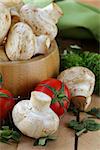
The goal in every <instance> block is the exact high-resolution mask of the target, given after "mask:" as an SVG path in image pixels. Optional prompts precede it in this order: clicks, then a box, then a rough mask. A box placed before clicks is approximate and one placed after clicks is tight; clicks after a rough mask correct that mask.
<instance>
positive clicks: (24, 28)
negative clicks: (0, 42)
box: [6, 22, 35, 60]
mask: <svg viewBox="0 0 100 150" xmlns="http://www.w3.org/2000/svg"><path fill="white" fill-rule="evenodd" d="M34 51H35V35H34V34H33V32H32V29H31V27H30V26H29V25H27V24H26V23H23V22H18V23H16V24H15V25H14V26H12V28H11V30H10V32H9V34H8V39H7V43H6V53H7V56H8V58H9V59H10V60H28V59H30V58H31V57H32V56H33V54H34Z"/></svg>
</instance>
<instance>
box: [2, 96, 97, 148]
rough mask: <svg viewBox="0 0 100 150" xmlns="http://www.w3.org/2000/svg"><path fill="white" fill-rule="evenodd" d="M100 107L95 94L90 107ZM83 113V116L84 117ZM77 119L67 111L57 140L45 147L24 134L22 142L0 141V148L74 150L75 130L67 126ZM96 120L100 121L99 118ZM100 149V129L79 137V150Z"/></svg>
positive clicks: (61, 122)
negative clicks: (36, 143) (34, 143)
mask: <svg viewBox="0 0 100 150" xmlns="http://www.w3.org/2000/svg"><path fill="white" fill-rule="evenodd" d="M94 106H95V107H100V97H98V96H95V95H93V97H92V103H91V105H90V107H89V109H91V108H92V107H94ZM83 116H84V115H83V114H82V113H81V118H83ZM72 119H75V116H73V114H71V113H66V114H65V115H64V116H63V117H62V118H61V120H60V126H59V129H58V131H57V133H56V135H57V140H55V141H50V142H48V143H47V145H46V146H45V147H42V146H41V147H40V146H36V147H34V146H33V142H34V140H33V139H32V138H28V137H25V136H23V137H22V138H21V141H20V143H19V144H18V145H17V144H15V143H13V144H11V145H8V144H4V143H0V150H74V139H75V137H74V132H73V130H71V129H69V128H67V125H66V124H67V123H68V122H69V121H70V120H72ZM96 121H98V122H100V121H99V120H98V119H96ZM86 149H87V150H100V131H96V132H88V133H86V134H83V135H82V136H81V137H80V138H79V144H78V150H86Z"/></svg>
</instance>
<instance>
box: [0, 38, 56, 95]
mask: <svg viewBox="0 0 100 150" xmlns="http://www.w3.org/2000/svg"><path fill="white" fill-rule="evenodd" d="M0 73H1V74H2V76H3V80H4V83H3V88H6V89H8V90H9V91H10V92H12V93H13V94H14V96H15V97H17V96H19V95H20V96H28V95H29V94H30V92H31V91H32V90H33V89H34V86H35V85H36V84H37V83H38V82H40V81H42V80H45V79H48V78H50V77H56V76H57V75H58V73H59V51H58V47H57V44H56V42H55V41H53V42H52V44H51V47H50V50H49V53H48V54H46V55H41V56H36V57H34V58H32V59H30V60H28V61H13V62H11V61H9V62H0Z"/></svg>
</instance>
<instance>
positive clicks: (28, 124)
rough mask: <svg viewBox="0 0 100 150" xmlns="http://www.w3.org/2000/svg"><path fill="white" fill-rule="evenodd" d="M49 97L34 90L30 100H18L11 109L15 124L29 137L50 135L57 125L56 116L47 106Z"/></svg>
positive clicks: (57, 119)
mask: <svg viewBox="0 0 100 150" xmlns="http://www.w3.org/2000/svg"><path fill="white" fill-rule="evenodd" d="M50 103H51V98H50V97H49V96H48V95H46V94H44V93H42V92H37V91H34V92H32V93H31V98H30V100H22V101H20V102H18V103H17V104H16V105H15V106H14V109H13V111H12V117H13V121H14V124H15V126H16V127H17V128H18V129H19V130H20V131H21V132H22V133H23V134H24V135H27V136H29V137H33V138H39V137H44V136H48V135H52V134H53V133H54V132H55V131H56V130H57V129H58V126H59V118H58V116H57V115H56V114H55V113H54V112H53V111H52V110H51V108H50V107H49V106H50Z"/></svg>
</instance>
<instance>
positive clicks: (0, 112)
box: [0, 88, 15, 120]
mask: <svg viewBox="0 0 100 150" xmlns="http://www.w3.org/2000/svg"><path fill="white" fill-rule="evenodd" d="M14 105H15V100H14V98H13V95H12V94H11V93H10V92H9V91H8V90H5V89H2V88H0V120H3V119H5V118H6V117H7V116H8V112H10V111H11V110H12V109H13V106H14Z"/></svg>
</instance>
